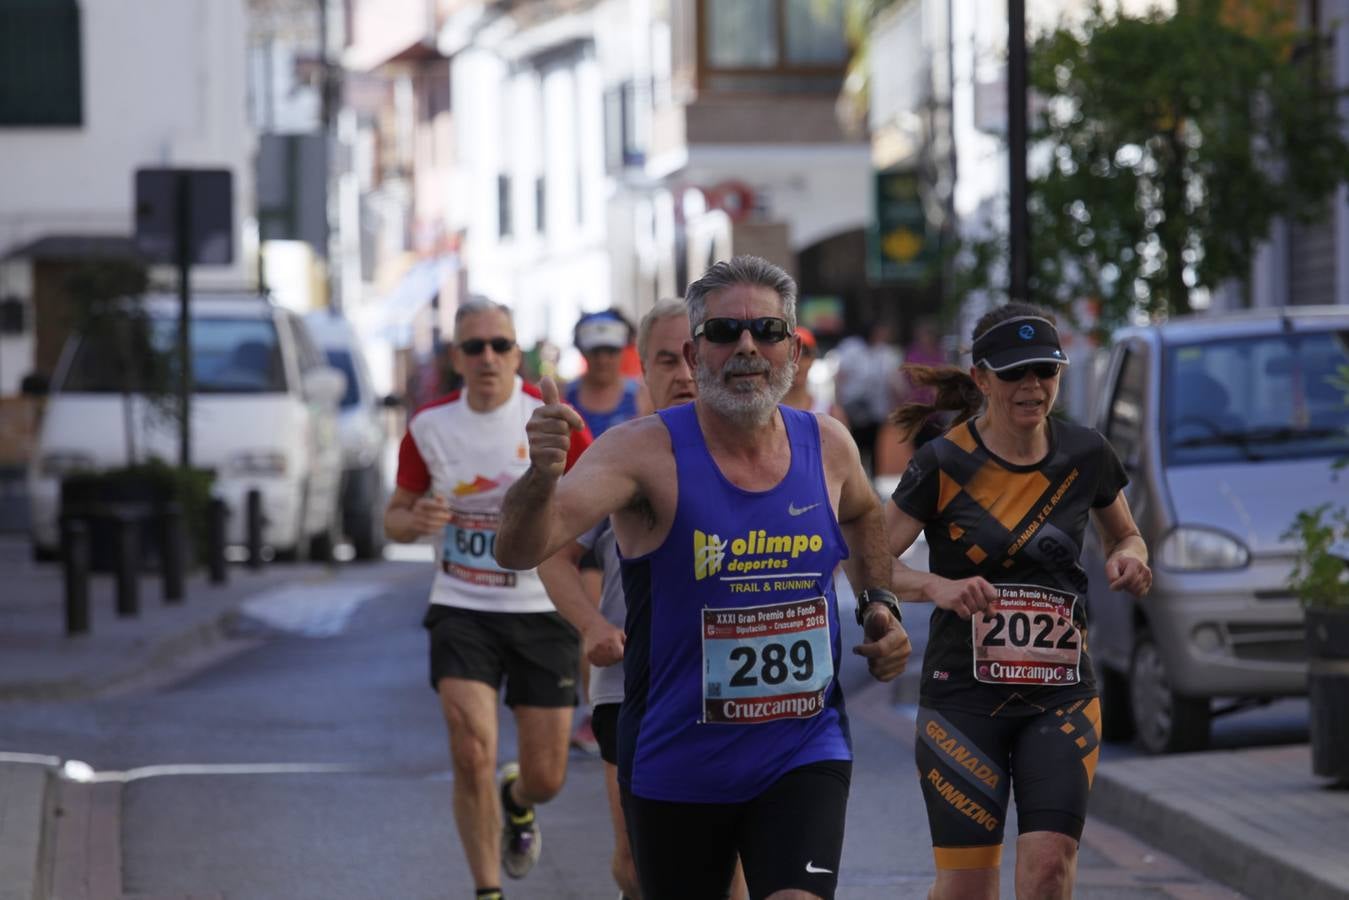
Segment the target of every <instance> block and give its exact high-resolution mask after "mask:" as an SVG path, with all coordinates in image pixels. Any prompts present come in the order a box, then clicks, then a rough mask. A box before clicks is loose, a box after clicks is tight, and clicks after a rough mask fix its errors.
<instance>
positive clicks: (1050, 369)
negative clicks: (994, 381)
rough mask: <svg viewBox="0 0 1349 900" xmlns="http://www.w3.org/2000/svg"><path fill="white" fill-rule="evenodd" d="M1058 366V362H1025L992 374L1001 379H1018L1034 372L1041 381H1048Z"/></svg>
mask: <svg viewBox="0 0 1349 900" xmlns="http://www.w3.org/2000/svg"><path fill="white" fill-rule="evenodd" d="M1059 368H1060V367H1059V365H1058V363H1027V364H1026V365H1024V366H1014V367H1013V368H1010V369H1003V370H1002V371H1001V372H994V373H993V374H994V375H996V376H998V377H999V378H1001V379H1002V380H1003V381H1020V380H1021V379H1023V378H1025V377H1026V375H1027V373H1029V372H1034V373H1035V377H1036V378H1038V379H1040V380H1041V381H1048V380H1049V379H1051V378H1053V377H1054V376H1056V375H1058V374H1059Z"/></svg>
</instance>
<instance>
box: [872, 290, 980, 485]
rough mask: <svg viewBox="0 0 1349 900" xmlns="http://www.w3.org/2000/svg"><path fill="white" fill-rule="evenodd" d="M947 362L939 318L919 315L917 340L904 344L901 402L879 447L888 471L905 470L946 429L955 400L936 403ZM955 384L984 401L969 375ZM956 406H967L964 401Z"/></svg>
mask: <svg viewBox="0 0 1349 900" xmlns="http://www.w3.org/2000/svg"><path fill="white" fill-rule="evenodd" d="M946 364H947V355H946V351H945V350H944V349H943V348H942V345H941V336H940V333H939V331H938V330H937V323H936V320H934V319H932V318H931V317H928V316H925V317H923V318H921V319H919V320H918V321H917V322H915V323H914V329H913V340H911V341H910V342H909V343H908V345H907V346H906V347H905V348H904V364H903V365H902V366H900V369H899V372H900V378H901V385H902V390H901V392H900V406H899V408H898V409H897V410H895V411H894V412H892V413H891V414H890V415H889V417H888V418H887V426H886V427H884V428H882V435H883V437H882V438H881V442H882V446H881V448H880V449H879V450H878V451H877V456H878V457H883V458H884V466H883V467H884V469H885V470H886V471H887V472H893V473H895V474H900V473H902V472H903V471H904V470H905V469H907V468H908V467H909V460H911V459H913V454H914V452H915V451H916V450H917V449H918V448H919V447H921V446H923V445H924V444H926V443H927V442H928V441H930V440H932V439H933V438H935V437H938V436H940V435H941V434H942V433H943V432H945V431H946V428H947V426H948V425H949V423H950V420H951V414H950V412H949V410H950V409H951V408H952V404H946V405H945V406H944V408H943V409H937V408H936V406H934V403H935V402H936V399H937V384H938V382H940V381H942V379H941V377H940V375H939V374H938V373H940V372H941V371H942V368H943V367H944V366H946ZM952 384H954V385H956V386H957V389H959V386H961V385H963V386H964V389H965V390H967V391H972V392H975V393H973V394H971V395H970V397H971V399H972V400H973V401H975V402H979V401H980V398H979V397H978V396H977V388H976V387H975V386H974V385H973V384H972V383H971V382H969V380H968V379H964V380H961V379H957V380H956V381H954V382H952ZM954 406H956V407H959V408H964V401H963V400H962V401H960V402H958V403H956V404H954ZM878 468H880V466H878Z"/></svg>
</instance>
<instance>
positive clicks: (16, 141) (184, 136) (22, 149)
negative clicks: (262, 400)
mask: <svg viewBox="0 0 1349 900" xmlns="http://www.w3.org/2000/svg"><path fill="white" fill-rule="evenodd" d="M80 10H81V41H82V48H83V49H82V54H83V69H84V72H83V91H84V123H83V125H81V126H79V127H72V128H8V127H6V128H0V157H3V159H4V166H2V167H0V197H3V198H4V199H3V202H2V203H0V252H3V249H5V248H9V247H12V246H14V245H16V244H20V243H23V242H26V241H29V240H32V239H34V238H37V237H40V236H42V235H45V234H51V233H61V232H64V233H85V234H118V235H130V234H132V233H133V230H134V223H133V219H132V205H133V193H134V186H133V177H134V176H133V173H134V171H135V169H137V168H138V167H143V166H202V167H206V166H210V167H226V168H229V169H231V170H232V171H233V172H234V197H235V201H234V210H235V232H236V235H235V259H236V261H237V262H236V264H235V266H234V267H233V268H232V269H231V270H229V271H228V272H221V271H219V270H217V271H216V272H214V273H208V271H207V270H205V269H203V270H201V273H202V275H203V276H204V277H205V278H208V279H209V278H210V277H211V274H215V275H216V276H225V277H226V278H229V277H233V278H234V279H235V280H236V281H237V280H239V279H242V278H243V277H244V276H245V273H246V272H247V271H248V270H247V267H245V266H244V265H243V263H242V262H241V261H238V260H239V258H240V256H241V253H240V240H239V234H241V233H242V229H243V225H244V221H245V217H246V216H251V215H252V209H253V176H252V153H253V135H252V133H251V131H250V129H249V127H248V115H247V112H248V111H247V99H246V69H247V47H246V34H247V23H246V19H245V8H244V0H84V2H82V3H81V4H80Z"/></svg>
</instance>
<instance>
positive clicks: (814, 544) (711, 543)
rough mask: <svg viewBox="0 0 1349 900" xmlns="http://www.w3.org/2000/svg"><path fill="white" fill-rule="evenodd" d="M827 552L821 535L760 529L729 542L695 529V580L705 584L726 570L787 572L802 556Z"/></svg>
mask: <svg viewBox="0 0 1349 900" xmlns="http://www.w3.org/2000/svg"><path fill="white" fill-rule="evenodd" d="M823 548H824V536H823V535H819V534H812V533H799V534H769V533H768V532H767V531H764V530H763V529H758V530H755V531H750V532H749V533H747V534H746V535H745V536H744V537H737V538H734V539H732V540H729V541H728V540H725V539H723V538H722V537H721V536H720V535H717V534H707V533H705V532H702V531H698V530H697V529H694V531H693V577H694V579H695V580H696V581H702V580H703V579H704V578H708V577H710V576H712V575H716V574H717V573H718V572H720V571H722V569H723V568H725V570H726V571H727V572H728V573H737V574H743V573H748V572H768V571H773V570H784V569H787V568H788V567H790V565H791V561H792V560H794V559H796V558H797V557H798V556H800V555H801V554H802V553H807V552H810V553H818V552H819V551H820V550H822V549H823ZM727 555H729V556H730V557H731V559H730V560H729V561H727V559H726V557H727Z"/></svg>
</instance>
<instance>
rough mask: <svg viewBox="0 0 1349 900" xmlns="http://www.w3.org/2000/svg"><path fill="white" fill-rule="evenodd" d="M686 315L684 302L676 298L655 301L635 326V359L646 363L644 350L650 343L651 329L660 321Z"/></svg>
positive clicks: (686, 310)
mask: <svg viewBox="0 0 1349 900" xmlns="http://www.w3.org/2000/svg"><path fill="white" fill-rule="evenodd" d="M687 315H688V309H687V308H686V307H685V306H684V301H683V300H680V299H679V298H678V297H667V298H666V299H664V300H657V301H656V305H655V306H653V307H651V309H649V310H647V313H646V315H644V316H642V321H641V322H640V323H639V324H638V325H637V357H638V358H639V359H641V361H642V362H643V363H645V362H646V348H647V345H648V344H649V343H651V329H653V328H655V327H656V323H657V322H659V321H661V320H662V319H673V318H674V317H675V316H687Z"/></svg>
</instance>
